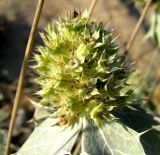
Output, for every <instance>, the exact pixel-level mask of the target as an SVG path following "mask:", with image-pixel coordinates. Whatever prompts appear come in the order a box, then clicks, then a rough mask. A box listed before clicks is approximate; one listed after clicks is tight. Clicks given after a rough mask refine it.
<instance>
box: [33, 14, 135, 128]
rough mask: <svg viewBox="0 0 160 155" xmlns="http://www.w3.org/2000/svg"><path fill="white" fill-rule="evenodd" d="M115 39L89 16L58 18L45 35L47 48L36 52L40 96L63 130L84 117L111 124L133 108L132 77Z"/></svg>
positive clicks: (44, 39) (35, 67)
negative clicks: (120, 113)
mask: <svg viewBox="0 0 160 155" xmlns="http://www.w3.org/2000/svg"><path fill="white" fill-rule="evenodd" d="M111 35H112V30H111V29H104V26H103V24H96V23H95V22H92V21H90V19H89V17H88V15H87V12H85V13H84V14H83V15H78V16H76V17H72V16H67V17H66V18H63V19H59V22H57V23H56V24H55V25H49V26H48V27H47V29H46V30H45V32H44V33H42V34H41V36H42V38H43V41H44V46H38V47H37V50H38V54H35V60H36V62H37V64H36V65H35V66H34V69H35V70H36V71H37V73H38V74H39V77H38V78H36V80H35V81H36V82H37V83H38V84H39V85H40V86H41V90H40V91H38V92H37V94H38V95H40V96H41V98H42V99H41V101H40V104H42V105H44V106H49V107H52V108H54V109H55V112H54V114H53V116H54V117H55V118H58V119H59V120H60V124H61V125H63V124H66V123H67V124H69V125H70V124H72V125H73V124H74V123H75V122H77V121H78V120H79V118H80V117H85V118H91V119H93V120H94V121H95V122H96V123H99V122H100V121H101V120H102V119H103V120H104V119H105V120H107V121H110V120H112V119H114V116H113V115H112V114H111V110H112V109H113V108H117V107H122V106H125V105H129V104H130V103H131V102H130V98H131V94H132V90H131V89H130V87H129V86H128V85H127V83H126V81H127V79H128V76H129V74H130V72H129V71H128V70H127V69H126V67H125V61H124V58H123V57H120V56H119V55H118V54H117V50H118V46H116V45H115V44H114V43H113V40H112V38H111Z"/></svg>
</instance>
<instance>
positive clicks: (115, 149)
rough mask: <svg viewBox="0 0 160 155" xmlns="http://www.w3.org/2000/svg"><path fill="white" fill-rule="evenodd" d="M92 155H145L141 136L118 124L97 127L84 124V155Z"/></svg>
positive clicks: (105, 124) (86, 122) (89, 122)
mask: <svg viewBox="0 0 160 155" xmlns="http://www.w3.org/2000/svg"><path fill="white" fill-rule="evenodd" d="M85 153H86V154H87V153H88V154H91V155H145V152H144V150H143V146H142V144H141V142H140V134H139V133H137V132H136V131H134V130H132V129H131V128H129V127H127V126H123V125H122V124H120V123H118V122H112V123H106V122H105V123H104V124H103V125H102V126H97V125H96V124H95V123H94V122H92V121H86V120H85V122H84V131H83V135H82V154H85Z"/></svg>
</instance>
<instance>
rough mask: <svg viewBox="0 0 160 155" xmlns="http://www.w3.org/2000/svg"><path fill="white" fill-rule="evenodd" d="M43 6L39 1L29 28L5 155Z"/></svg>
mask: <svg viewBox="0 0 160 155" xmlns="http://www.w3.org/2000/svg"><path fill="white" fill-rule="evenodd" d="M43 4H44V0H39V2H38V5H37V9H36V13H35V17H34V20H33V24H32V28H31V32H30V36H29V39H28V44H27V47H26V51H25V56H24V60H23V65H22V69H21V73H20V77H19V82H18V87H17V91H16V96H15V100H14V105H13V110H12V115H11V120H10V126H9V132H8V137H7V141H6V148H5V155H8V154H9V148H10V143H11V138H12V133H13V129H14V125H15V119H16V115H17V111H18V107H19V100H20V96H21V92H22V88H23V84H24V79H25V75H26V70H27V66H28V61H29V59H30V55H31V50H32V47H33V42H34V39H35V34H36V30H37V26H38V22H39V18H40V15H41V11H42V7H43Z"/></svg>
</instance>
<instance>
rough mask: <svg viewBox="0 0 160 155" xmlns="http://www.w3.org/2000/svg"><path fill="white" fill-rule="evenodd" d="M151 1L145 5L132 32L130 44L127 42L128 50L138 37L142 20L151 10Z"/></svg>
mask: <svg viewBox="0 0 160 155" xmlns="http://www.w3.org/2000/svg"><path fill="white" fill-rule="evenodd" d="M151 3H152V0H148V1H147V3H146V5H145V7H144V10H143V12H142V14H141V16H140V18H139V20H138V22H137V24H136V26H135V28H134V30H133V32H132V34H131V37H130V38H129V41H128V44H127V47H126V49H127V52H128V51H129V50H130V48H131V47H132V44H133V42H134V40H135V38H136V35H137V33H138V31H139V29H140V26H141V25H142V22H143V20H144V18H145V16H146V14H147V12H148V10H149V7H150V5H151Z"/></svg>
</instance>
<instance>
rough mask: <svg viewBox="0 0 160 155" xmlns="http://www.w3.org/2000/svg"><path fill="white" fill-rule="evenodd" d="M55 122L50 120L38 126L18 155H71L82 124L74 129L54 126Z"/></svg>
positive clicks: (76, 125)
mask: <svg viewBox="0 0 160 155" xmlns="http://www.w3.org/2000/svg"><path fill="white" fill-rule="evenodd" d="M55 121H56V120H54V119H52V118H48V119H46V120H45V121H44V122H42V123H41V124H40V125H39V126H37V127H36V128H35V130H34V131H33V133H32V134H31V136H30V137H29V139H28V140H27V141H26V142H25V144H24V145H23V146H22V147H21V149H20V150H19V151H18V152H17V153H16V155H63V154H66V152H67V153H68V154H69V153H70V151H71V149H72V147H73V145H74V143H75V141H76V138H77V136H78V134H79V131H80V129H81V122H79V124H75V126H74V127H73V128H72V127H64V126H63V127H61V126H53V125H54V124H55Z"/></svg>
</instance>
